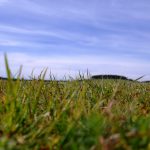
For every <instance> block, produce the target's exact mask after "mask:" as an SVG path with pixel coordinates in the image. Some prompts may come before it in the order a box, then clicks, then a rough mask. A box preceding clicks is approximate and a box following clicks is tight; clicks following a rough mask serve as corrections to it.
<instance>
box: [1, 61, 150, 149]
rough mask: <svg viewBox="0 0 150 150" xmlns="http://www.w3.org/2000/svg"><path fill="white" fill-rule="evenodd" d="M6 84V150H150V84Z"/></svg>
mask: <svg viewBox="0 0 150 150" xmlns="http://www.w3.org/2000/svg"><path fill="white" fill-rule="evenodd" d="M6 69H7V74H8V80H7V81H0V150H29V149H31V150H34V149H35V150H36V149H37V150H38V149H39V150H49V149H50V150H51V149H52V150H55V149H56V150H57V149H58V150H88V149H89V150H99V149H104V150H111V149H129V150H130V149H133V150H136V149H137V150H139V149H141V150H145V149H150V84H149V83H147V84H146V83H145V84H144V83H138V82H131V81H122V80H81V81H78V80H70V81H67V82H58V81H56V80H51V81H50V82H46V83H45V82H44V80H43V79H44V74H45V73H44V72H43V75H42V74H41V76H40V77H41V79H42V80H33V81H25V80H19V77H18V80H17V81H12V79H11V73H10V70H9V67H8V63H7V60H6Z"/></svg>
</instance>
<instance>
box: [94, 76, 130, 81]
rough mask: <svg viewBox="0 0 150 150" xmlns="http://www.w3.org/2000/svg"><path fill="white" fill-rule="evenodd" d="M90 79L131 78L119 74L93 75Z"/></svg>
mask: <svg viewBox="0 0 150 150" xmlns="http://www.w3.org/2000/svg"><path fill="white" fill-rule="evenodd" d="M91 78H92V79H121V80H131V79H128V78H127V77H125V76H120V75H93V76H92V77H91Z"/></svg>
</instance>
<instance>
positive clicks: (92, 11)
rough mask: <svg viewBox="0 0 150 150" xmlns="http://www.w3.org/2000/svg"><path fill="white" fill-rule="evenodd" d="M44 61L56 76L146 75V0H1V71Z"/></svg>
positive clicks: (149, 36) (149, 72)
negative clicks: (5, 59) (6, 60)
mask: <svg viewBox="0 0 150 150" xmlns="http://www.w3.org/2000/svg"><path fill="white" fill-rule="evenodd" d="M4 53H7V56H8V60H9V63H10V67H11V70H12V73H13V74H15V73H17V70H18V69H19V66H20V65H23V71H22V74H23V75H24V76H25V77H28V76H29V75H30V74H31V72H32V70H33V69H34V73H35V75H38V74H39V73H40V71H41V70H42V69H43V68H46V67H48V68H49V71H51V72H52V74H54V75H56V76H57V77H58V78H61V77H63V76H64V75H66V76H67V75H71V76H74V75H77V74H78V72H79V71H81V72H83V73H85V72H86V71H87V69H88V71H89V72H90V73H91V74H118V75H125V76H127V77H129V78H138V77H139V76H142V75H145V80H146V79H148V80H149V79H150V1H149V0H143V1H141V0H0V76H6V74H5V65H4Z"/></svg>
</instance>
